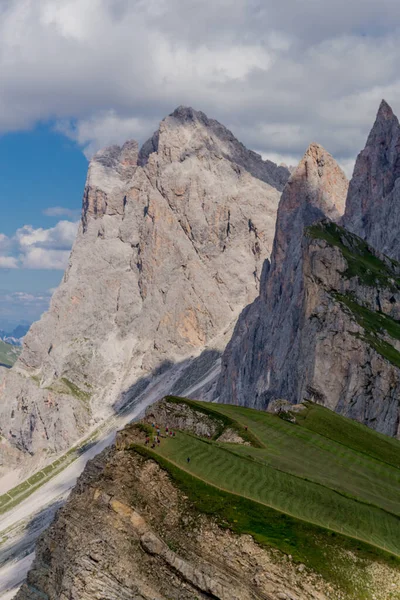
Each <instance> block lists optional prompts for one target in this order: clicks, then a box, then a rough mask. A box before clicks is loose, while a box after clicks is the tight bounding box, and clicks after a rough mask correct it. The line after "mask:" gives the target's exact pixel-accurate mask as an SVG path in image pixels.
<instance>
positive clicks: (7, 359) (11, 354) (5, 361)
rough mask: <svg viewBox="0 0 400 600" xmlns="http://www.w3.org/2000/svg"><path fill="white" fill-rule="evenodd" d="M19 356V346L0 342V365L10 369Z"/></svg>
mask: <svg viewBox="0 0 400 600" xmlns="http://www.w3.org/2000/svg"><path fill="white" fill-rule="evenodd" d="M20 354H21V348H20V347H19V346H12V345H11V344H7V343H6V342H3V341H2V340H0V364H1V365H4V366H6V367H12V366H13V364H14V363H15V362H16V360H17V358H18V356H19V355H20Z"/></svg>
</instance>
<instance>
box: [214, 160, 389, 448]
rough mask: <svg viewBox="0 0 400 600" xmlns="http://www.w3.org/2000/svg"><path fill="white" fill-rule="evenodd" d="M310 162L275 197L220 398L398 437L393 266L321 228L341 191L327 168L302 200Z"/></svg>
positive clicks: (328, 226)
mask: <svg viewBox="0 0 400 600" xmlns="http://www.w3.org/2000/svg"><path fill="white" fill-rule="evenodd" d="M320 152H322V150H320ZM309 157H310V152H308V153H307V154H306V157H305V159H303V163H302V164H301V165H300V167H299V169H300V171H299V173H298V174H297V175H296V173H295V174H294V175H293V176H292V178H291V180H290V181H289V183H288V185H287V187H286V188H285V191H284V192H283V195H282V200H281V204H280V207H279V211H278V220H277V229H276V238H275V242H274V250H273V254H272V259H271V267H270V269H269V273H268V274H267V276H266V278H265V281H263V283H262V287H261V293H260V296H259V298H257V299H256V301H255V302H254V303H252V304H251V305H250V306H248V307H247V308H246V309H245V310H244V311H243V313H242V315H241V317H240V318H239V321H238V324H237V326H236V328H235V332H234V335H233V338H232V340H231V341H230V343H229V344H228V347H227V349H226V352H225V354H224V356H223V366H222V374H221V378H220V381H219V384H218V391H219V394H220V400H221V401H223V402H231V403H239V404H242V405H245V406H254V407H256V408H265V407H267V406H268V405H269V404H270V403H271V401H273V400H277V399H280V398H282V399H285V400H287V401H289V402H291V403H293V404H296V403H298V402H301V401H302V400H303V399H304V398H308V399H311V400H314V401H317V402H320V403H322V404H324V405H325V406H328V407H329V408H331V409H333V410H336V411H337V412H339V413H341V414H343V415H345V416H348V417H351V418H353V419H357V420H359V421H361V422H362V423H364V424H366V425H368V426H370V427H373V428H374V429H376V430H378V431H380V432H382V433H385V434H388V435H392V436H397V437H399V435H400V427H399V407H398V402H397V398H398V394H399V392H400V353H399V350H400V345H399V344H400V325H399V321H400V310H399V301H400V294H399V290H400V278H399V275H400V265H399V264H398V263H397V262H395V261H394V260H392V259H390V258H388V257H387V256H385V255H383V254H381V253H379V252H378V251H376V250H375V249H374V248H372V246H369V245H368V244H367V243H366V242H364V241H363V240H362V239H360V238H359V237H358V236H356V235H354V234H352V233H350V232H349V231H348V230H346V229H343V228H342V227H340V226H338V225H336V224H335V223H334V222H333V221H331V220H324V221H322V222H321V220H320V219H321V216H322V214H323V213H325V214H326V215H327V216H330V217H331V219H332V218H333V219H334V220H336V221H337V220H338V217H339V216H340V212H341V211H342V210H343V202H344V197H345V192H346V185H345V181H344V179H343V178H340V177H339V176H338V175H337V173H338V172H337V168H336V167H335V166H334V165H333V164H332V163H330V166H328V164H329V162H328V161H326V162H325V168H328V169H329V171H328V173H327V174H326V176H325V178H324V176H321V177H320V179H319V180H317V184H316V187H314V188H313V189H314V193H313V194H310V192H309V191H308V186H307V180H308V175H306V174H307V173H309V172H310V170H311V171H312V172H313V173H314V174H315V173H317V172H318V159H317V157H316V155H315V159H314V160H310V158H309ZM305 165H307V168H305ZM302 174H303V176H302V177H299V175H300V176H301V175H302ZM331 181H334V182H335V184H334V185H333V187H331V186H330V185H329V182H331ZM299 182H300V183H299ZM318 184H319V185H318ZM326 197H328V198H329V199H330V200H331V203H329V202H326V201H325V207H326V208H325V207H324V206H323V205H322V204H321V203H319V202H320V201H319V200H318V199H319V198H326ZM310 198H317V201H316V203H313V204H312V206H311V209H310V208H309V207H308V204H309V201H310ZM316 205H317V206H318V207H319V210H316V209H315V207H316ZM330 206H336V207H337V208H338V211H337V213H336V215H335V211H334V210H332V209H330V208H329V207H330ZM327 209H328V210H327ZM329 210H330V212H331V214H330V215H329ZM318 212H319V214H318ZM312 221H313V222H314V224H311V222H312ZM290 222H293V223H294V224H295V225H294V228H292V229H291V230H289V223H290ZM310 225H311V226H310ZM288 231H293V232H294V233H293V235H291V236H287V235H286V236H285V233H286V232H288ZM266 271H267V269H266Z"/></svg>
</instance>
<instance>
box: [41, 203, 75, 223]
mask: <svg viewBox="0 0 400 600" xmlns="http://www.w3.org/2000/svg"><path fill="white" fill-rule="evenodd" d="M80 212H81V211H80V210H74V209H72V208H65V207H63V206H50V207H49V208H45V209H44V211H43V214H44V216H45V217H67V218H69V219H74V220H76V219H77V218H78V217H79V215H80Z"/></svg>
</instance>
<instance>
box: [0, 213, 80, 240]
mask: <svg viewBox="0 0 400 600" xmlns="http://www.w3.org/2000/svg"><path fill="white" fill-rule="evenodd" d="M80 212H81V211H80V210H74V209H71V208H65V207H63V206H50V207H49V208H45V209H44V211H43V214H44V215H45V217H67V218H69V219H75V220H76V219H77V218H78V217H79V215H80ZM0 240H1V238H0Z"/></svg>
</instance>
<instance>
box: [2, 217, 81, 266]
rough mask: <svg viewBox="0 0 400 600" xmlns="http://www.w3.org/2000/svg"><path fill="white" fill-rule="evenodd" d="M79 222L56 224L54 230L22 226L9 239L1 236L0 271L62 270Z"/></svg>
mask: <svg viewBox="0 0 400 600" xmlns="http://www.w3.org/2000/svg"><path fill="white" fill-rule="evenodd" d="M77 229H78V222H71V221H59V222H58V223H57V224H56V225H55V226H54V227H51V228H50V229H44V228H42V227H39V228H37V229H35V228H34V227H32V225H24V226H23V227H21V228H20V229H17V231H16V232H15V234H14V236H12V237H11V238H8V237H7V236H5V235H4V234H0V269H17V268H22V269H55V270H64V269H65V268H66V266H67V264H68V258H69V254H70V250H71V247H72V244H73V242H74V240H75V236H76V232H77Z"/></svg>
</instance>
